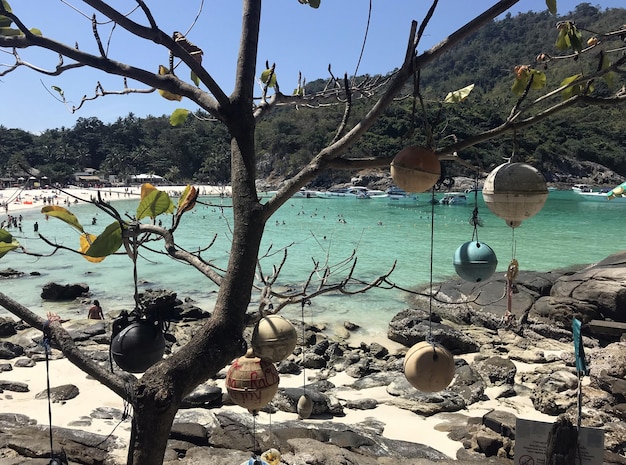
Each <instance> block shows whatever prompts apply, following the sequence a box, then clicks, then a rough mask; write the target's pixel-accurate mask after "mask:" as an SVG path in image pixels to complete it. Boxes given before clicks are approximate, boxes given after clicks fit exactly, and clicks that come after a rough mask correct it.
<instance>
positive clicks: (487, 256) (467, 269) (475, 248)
mask: <svg viewBox="0 0 626 465" xmlns="http://www.w3.org/2000/svg"><path fill="white" fill-rule="evenodd" d="M496 266H498V258H497V257H496V254H495V252H494V251H493V249H492V248H491V247H489V246H488V245H487V244H485V243H483V242H478V241H470V242H466V243H465V244H462V245H461V246H460V247H459V248H458V249H456V252H454V269H455V270H456V273H457V274H458V275H459V276H460V277H461V278H463V279H464V280H465V281H471V282H474V283H479V282H481V281H484V280H485V279H488V278H489V277H490V276H491V275H492V274H493V273H494V271H496Z"/></svg>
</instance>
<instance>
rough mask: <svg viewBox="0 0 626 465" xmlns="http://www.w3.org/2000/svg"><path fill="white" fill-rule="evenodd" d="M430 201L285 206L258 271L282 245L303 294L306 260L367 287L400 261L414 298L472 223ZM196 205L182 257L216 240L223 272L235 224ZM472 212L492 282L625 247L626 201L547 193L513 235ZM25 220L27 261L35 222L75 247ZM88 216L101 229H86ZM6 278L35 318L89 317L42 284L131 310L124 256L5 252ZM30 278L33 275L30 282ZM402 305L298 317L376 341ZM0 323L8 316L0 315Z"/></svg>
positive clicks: (168, 270)
mask: <svg viewBox="0 0 626 465" xmlns="http://www.w3.org/2000/svg"><path fill="white" fill-rule="evenodd" d="M429 198H430V194H421V195H420V201H419V202H418V203H417V205H414V206H398V205H390V204H388V202H387V201H385V200H356V199H348V198H339V199H319V198H311V199H306V198H293V199H291V200H290V201H288V202H287V203H286V204H285V205H284V206H283V207H282V208H281V209H280V210H279V211H278V212H277V214H276V215H275V217H273V218H272V220H270V222H269V223H268V225H267V228H266V235H265V240H264V246H263V247H262V251H261V255H262V256H263V258H262V260H261V267H262V270H263V273H264V274H266V275H267V274H270V273H271V271H272V267H273V266H275V265H276V266H277V265H279V264H280V262H281V260H282V258H283V251H284V249H285V247H287V246H289V247H288V249H287V250H288V256H287V260H286V264H285V266H284V269H283V271H282V273H281V277H280V278H279V280H278V283H277V285H279V286H285V287H298V286H302V283H303V282H304V280H305V279H306V277H307V276H308V274H309V273H310V272H311V270H312V266H313V261H319V262H321V263H328V264H330V265H332V269H333V271H334V272H336V273H337V274H336V276H337V278H340V277H341V276H345V273H346V272H347V271H348V270H349V265H348V264H346V263H345V262H344V261H345V259H346V258H347V257H348V256H349V255H350V254H351V253H352V252H353V251H355V253H356V256H357V257H358V261H357V266H356V269H355V272H354V277H356V278H358V279H361V280H363V281H369V280H371V279H373V278H374V277H375V276H377V275H379V274H383V273H385V272H386V271H387V270H389V269H390V268H391V267H392V265H393V264H394V261H397V263H396V268H395V271H394V272H393V274H392V275H391V277H390V280H391V281H393V282H394V283H396V284H397V285H398V286H401V287H404V288H410V287H413V286H415V285H418V284H424V283H427V282H428V281H429V279H430V270H431V262H430V256H431V236H432V239H433V242H432V250H433V254H432V255H433V260H432V274H433V279H434V280H435V281H437V280H443V279H446V278H448V277H451V276H456V275H455V271H454V267H453V264H452V260H453V257H454V252H455V250H456V249H457V247H459V246H460V245H462V244H463V243H464V242H467V241H470V240H472V233H473V227H472V226H471V225H470V224H469V222H468V220H469V218H470V217H471V216H472V210H473V208H474V206H475V202H474V195H473V194H470V195H469V197H468V198H469V202H468V203H467V205H435V206H434V233H433V234H432V235H431V231H432V229H431V210H432V207H431V205H430V204H428V202H427V201H428V199H429ZM114 200H115V199H114ZM203 201H205V202H208V203H211V204H212V205H199V206H197V207H196V208H195V210H194V211H193V212H192V213H190V214H186V215H185V216H184V219H183V224H182V226H181V227H180V228H179V230H178V232H177V241H178V242H179V244H180V245H181V246H183V247H185V248H187V249H188V250H197V249H198V248H199V247H200V248H204V247H206V246H208V245H209V244H210V243H211V242H212V241H213V239H214V237H215V242H214V243H213V245H212V247H211V248H210V249H209V250H207V251H206V252H204V253H203V256H204V257H205V258H211V259H212V260H214V262H215V263H216V264H217V265H219V266H222V267H225V265H226V260H227V257H228V250H229V239H230V230H231V229H230V228H231V225H232V221H231V219H230V215H231V212H230V210H229V209H228V208H223V209H222V208H220V205H224V206H226V205H228V199H225V200H222V199H219V198H203ZM113 204H114V206H115V207H116V208H118V210H120V211H121V212H125V211H128V212H133V211H134V210H135V208H136V205H137V200H115V201H114V202H113ZM477 206H478V210H479V217H480V218H481V219H482V221H483V226H482V227H479V228H478V229H477V233H478V239H479V240H480V241H481V242H485V243H486V244H488V245H489V246H491V248H492V249H493V250H494V251H495V253H496V255H497V257H498V268H497V271H496V272H497V273H503V272H504V271H505V270H506V267H507V265H508V264H509V262H510V260H511V258H512V257H513V256H515V258H517V260H518V261H519V264H520V269H522V270H535V271H548V270H551V269H556V268H561V267H565V266H569V265H574V264H586V263H594V262H597V261H599V260H602V259H603V258H605V257H606V256H608V255H610V254H612V253H614V252H617V251H619V250H622V249H623V248H624V236H623V235H622V234H621V233H622V231H623V230H624V225H625V221H626V203H617V202H603V203H598V202H586V201H582V200H581V199H580V197H579V196H577V194H575V193H574V192H571V191H555V192H551V193H550V194H549V196H548V200H547V201H546V204H545V206H544V207H543V209H542V210H541V211H540V212H539V213H538V214H537V215H536V216H534V217H533V218H530V219H528V220H526V221H524V222H523V223H522V225H521V226H520V227H518V228H516V229H515V230H512V229H511V228H509V227H508V226H507V225H506V224H505V221H504V220H502V219H500V218H498V217H496V216H494V215H493V214H492V213H491V212H490V211H489V209H488V208H487V207H486V205H485V204H484V202H483V200H482V196H481V195H480V194H479V196H478V199H477ZM71 210H72V211H73V212H74V214H75V215H76V216H77V217H78V218H79V220H81V222H82V223H83V225H85V229H86V230H87V231H89V232H91V233H95V234H98V233H100V232H101V231H102V230H103V229H104V227H105V226H106V225H107V224H108V223H109V222H110V221H109V220H108V218H107V217H106V216H105V215H104V214H103V213H102V212H100V211H97V210H96V209H94V208H93V207H92V206H90V205H87V204H79V205H76V206H73V207H71ZM22 214H23V215H24V219H23V231H24V232H23V233H22V234H19V233H17V232H16V231H15V230H13V231H12V232H13V233H14V234H15V235H16V237H17V238H18V240H19V241H20V243H21V244H22V245H23V246H25V247H26V248H27V249H28V250H29V251H32V252H37V253H50V252H51V249H50V247H49V246H47V245H45V244H44V243H42V241H41V240H39V239H38V238H36V237H35V233H34V232H33V224H34V222H35V221H38V223H39V232H40V233H41V234H43V235H44V236H45V237H47V238H48V239H49V240H51V241H54V242H56V243H59V244H63V245H65V246H68V247H71V248H74V249H75V248H77V246H78V235H77V233H76V232H75V231H74V230H73V229H72V228H70V227H69V226H67V225H66V224H64V223H62V222H61V221H59V220H57V219H54V218H50V219H49V220H47V221H46V220H45V219H44V217H43V215H41V214H40V213H38V212H37V211H27V212H22ZM93 217H95V218H97V220H98V221H97V224H96V225H95V226H90V224H91V219H92V218H93ZM168 221H169V219H168ZM5 268H14V269H16V270H19V271H23V272H25V273H26V276H24V277H22V278H19V279H10V280H1V281H0V287H1V289H2V292H4V293H5V294H7V295H9V296H10V297H11V298H13V299H14V300H16V301H18V302H20V303H21V304H23V305H25V306H27V307H29V308H30V309H31V310H33V311H34V312H36V313H38V314H41V315H45V313H46V312H47V311H55V312H57V313H59V314H60V315H62V316H64V317H70V318H71V317H79V316H80V317H84V316H85V315H86V311H87V305H81V304H79V303H76V302H72V303H58V302H54V303H53V302H44V301H42V299H41V298H40V293H41V288H42V286H43V285H44V284H45V283H47V282H50V281H54V282H58V283H62V284H64V283H77V282H82V283H86V284H88V285H89V287H90V290H91V293H92V298H97V299H99V300H100V302H101V303H102V304H103V307H104V311H105V313H106V312H107V311H109V310H115V309H120V308H126V309H132V307H133V281H132V277H133V270H132V264H131V262H130V260H129V259H128V257H127V256H112V257H108V258H107V259H105V260H104V261H103V262H102V263H98V264H92V263H89V262H87V261H86V260H84V259H82V258H80V257H78V256H77V255H75V254H72V253H70V252H67V251H63V250H59V251H58V252H56V253H55V254H54V255H52V256H48V257H43V258H35V257H32V256H27V255H24V254H18V253H9V254H8V255H6V256H5V257H3V258H2V259H1V261H0V269H5ZM137 271H138V276H139V281H140V290H142V289H148V288H152V289H161V288H164V289H172V290H175V291H176V292H177V293H178V296H179V297H180V298H186V297H189V298H192V299H193V300H195V301H196V302H197V304H198V305H199V306H200V307H203V308H205V309H206V310H211V303H212V300H213V298H214V297H215V293H216V291H217V289H216V287H215V286H214V285H213V284H212V283H210V282H209V281H208V280H207V279H206V278H204V277H203V276H202V275H200V274H199V273H198V272H197V271H195V270H194V269H192V268H191V267H189V266H187V265H184V264H182V263H177V262H174V261H173V260H171V259H169V258H167V257H165V256H162V255H158V254H154V253H145V254H142V258H140V259H139V261H138V270H137ZM32 272H39V273H40V275H39V276H35V275H33V276H31V275H30V273H32ZM313 282H314V283H315V280H313ZM406 299H407V294H406V293H404V292H401V291H398V290H381V289H377V290H374V291H370V292H368V293H367V294H358V295H352V296H346V295H326V296H322V297H320V298H317V299H315V300H314V301H313V302H312V305H311V306H308V307H306V313H307V318H310V319H312V320H314V321H319V322H327V323H330V324H331V325H332V324H339V323H342V322H343V321H345V320H350V321H352V322H355V323H357V324H360V325H361V326H362V327H363V328H364V329H366V330H368V331H369V332H371V333H384V332H386V327H387V323H388V322H389V320H390V319H391V318H392V317H393V315H395V314H396V313H397V312H398V311H400V310H402V309H403V308H406V306H407V304H406ZM255 303H256V296H254V297H253V304H252V306H251V309H250V310H254V308H255V307H254V305H255ZM0 314H6V311H5V310H4V309H0ZM285 315H286V316H291V317H298V316H299V315H300V307H299V306H294V307H292V308H290V309H288V310H286V312H285Z"/></svg>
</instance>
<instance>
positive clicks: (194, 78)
mask: <svg viewBox="0 0 626 465" xmlns="http://www.w3.org/2000/svg"><path fill="white" fill-rule="evenodd" d="M191 80H192V81H193V83H194V84H195V85H196V87H200V78H199V77H198V75H197V74H196V73H194V72H193V71H192V72H191Z"/></svg>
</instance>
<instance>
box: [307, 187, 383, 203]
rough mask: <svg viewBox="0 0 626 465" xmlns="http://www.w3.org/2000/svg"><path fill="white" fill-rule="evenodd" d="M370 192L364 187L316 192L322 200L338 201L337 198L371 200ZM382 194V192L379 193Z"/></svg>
mask: <svg viewBox="0 0 626 465" xmlns="http://www.w3.org/2000/svg"><path fill="white" fill-rule="evenodd" d="M370 192H377V191H370V190H369V189H368V188H366V187H362V186H353V187H341V188H338V189H329V190H327V191H318V192H317V197H319V198H322V199H339V198H352V199H364V200H367V199H371V198H372V197H371V195H370ZM379 192H381V193H382V191H379Z"/></svg>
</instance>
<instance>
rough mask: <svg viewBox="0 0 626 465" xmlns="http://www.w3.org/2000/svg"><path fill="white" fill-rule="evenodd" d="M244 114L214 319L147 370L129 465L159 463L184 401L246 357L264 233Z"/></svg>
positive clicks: (137, 400)
mask: <svg viewBox="0 0 626 465" xmlns="http://www.w3.org/2000/svg"><path fill="white" fill-rule="evenodd" d="M248 108H251V105H249V106H248ZM248 112H249V116H250V117H249V118H245V117H242V118H239V124H238V128H237V133H236V134H235V135H234V136H233V139H232V142H231V160H232V161H231V169H232V184H231V185H232V192H233V240H232V244H231V250H230V258H229V262H228V268H227V271H226V274H225V275H224V280H223V281H222V283H221V285H220V289H219V292H218V296H217V301H216V304H215V307H214V309H213V314H212V316H211V318H210V319H209V320H208V321H207V322H206V323H205V324H204V326H203V327H202V329H201V330H200V331H198V332H197V333H196V334H195V335H194V337H193V338H192V340H191V341H190V342H189V343H188V344H187V345H186V346H185V349H184V350H182V351H179V352H176V353H174V354H172V355H171V356H170V357H169V358H167V359H166V360H165V361H163V362H161V363H159V364H157V365H156V366H154V367H152V368H151V369H149V370H148V371H147V372H146V373H145V374H144V376H143V377H142V379H141V380H140V381H139V383H138V385H137V387H136V389H135V392H133V393H132V399H131V402H132V404H133V406H134V420H133V437H132V440H133V441H134V443H131V444H130V451H132V452H129V460H128V465H154V464H159V463H162V462H163V457H164V455H165V449H166V446H167V440H168V437H169V432H170V429H171V426H172V423H173V421H174V418H175V416H176V412H177V411H178V407H179V406H180V403H181V401H182V400H183V398H184V397H185V396H186V395H188V394H189V393H190V392H191V391H192V390H193V389H194V388H195V387H196V386H198V384H200V383H202V382H204V381H206V380H207V379H208V378H211V377H213V376H215V375H216V374H217V372H218V371H219V370H221V369H222V368H224V367H225V366H226V365H227V364H229V363H230V362H232V360H233V359H234V358H236V357H237V356H239V355H242V354H243V353H245V349H246V347H245V346H246V344H245V341H244V340H243V338H242V333H243V329H244V322H245V314H246V312H247V310H248V305H249V304H250V299H251V293H252V287H253V283H254V277H255V271H256V264H257V259H258V255H259V248H260V244H261V239H262V237H263V231H264V228H265V220H264V216H263V210H262V205H261V204H260V203H259V201H258V198H257V195H256V188H255V183H254V180H255V161H254V160H255V152H254V151H255V147H254V120H253V118H251V112H250V111H248ZM245 120H247V121H248V124H246V123H245V122H244V121H245Z"/></svg>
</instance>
